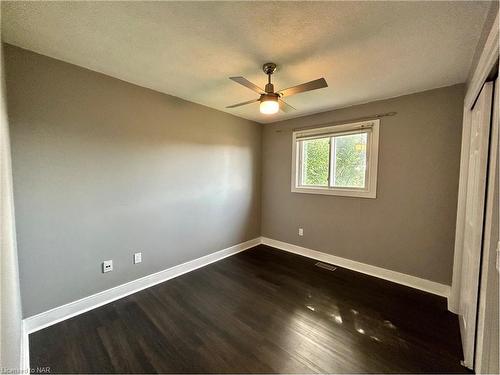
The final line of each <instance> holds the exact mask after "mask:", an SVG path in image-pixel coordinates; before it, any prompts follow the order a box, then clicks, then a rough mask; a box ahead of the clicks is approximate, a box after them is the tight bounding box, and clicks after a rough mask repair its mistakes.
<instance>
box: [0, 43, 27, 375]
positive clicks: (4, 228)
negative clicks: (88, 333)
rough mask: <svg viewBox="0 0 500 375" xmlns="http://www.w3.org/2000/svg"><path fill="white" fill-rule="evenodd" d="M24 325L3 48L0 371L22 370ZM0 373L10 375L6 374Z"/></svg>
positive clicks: (0, 90)
mask: <svg viewBox="0 0 500 375" xmlns="http://www.w3.org/2000/svg"><path fill="white" fill-rule="evenodd" d="M21 340H22V321H21V295H20V290H19V273H18V259H17V250H16V234H15V224H14V199H13V196H12V171H11V156H10V142H9V126H8V119H7V110H6V106H5V84H4V63H3V49H2V48H1V46H0V368H4V369H11V370H14V369H19V368H20V366H21V364H22V363H21V360H22V350H21ZM0 372H2V373H3V372H5V373H7V370H2V371H0Z"/></svg>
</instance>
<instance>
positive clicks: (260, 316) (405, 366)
mask: <svg viewBox="0 0 500 375" xmlns="http://www.w3.org/2000/svg"><path fill="white" fill-rule="evenodd" d="M315 263H316V261H314V260H312V259H308V258H304V257H301V256H298V255H294V254H289V253H286V252H282V251H279V250H276V249H273V248H270V247H267V246H264V245H260V246H257V247H255V248H253V249H250V250H248V251H245V252H242V253H239V254H237V255H234V256H232V257H229V258H226V259H224V260H222V261H219V262H216V263H213V264H211V265H209V266H207V267H204V268H200V269H198V270H196V271H194V272H191V273H188V274H185V275H182V276H180V277H177V278H175V279H172V280H169V281H167V282H165V283H162V284H159V285H156V286H154V287H151V288H148V289H146V290H144V291H141V292H138V293H136V294H133V295H131V296H128V297H125V298H123V299H120V300H118V301H116V302H112V303H110V304H108V305H105V306H102V307H100V308H98V309H95V310H92V311H89V312H87V313H85V314H82V315H79V316H77V317H74V318H72V319H69V320H66V321H64V322H61V323H58V324H56V325H54V326H51V327H48V328H46V329H43V330H41V331H38V332H35V333H33V334H31V335H30V355H31V367H32V368H36V367H39V368H44V367H46V366H48V367H50V370H51V372H52V373H113V372H114V373H325V372H328V373H385V372H392V373H426V372H427V373H445V372H448V373H458V372H466V370H465V369H464V368H463V367H462V366H460V364H459V361H460V359H461V358H462V353H461V348H460V337H459V328H458V320H457V318H456V317H455V316H454V315H453V314H451V313H449V312H448V311H447V309H446V300H445V299H444V298H441V297H437V296H434V295H431V294H427V293H424V292H420V291H417V290H414V289H411V288H407V287H404V286H400V285H397V284H393V283H390V282H387V281H384V280H381V279H377V278H374V277H370V276H366V275H363V274H359V273H356V272H353V271H349V270H346V269H343V268H340V267H338V268H337V269H336V270H335V271H330V270H326V269H323V268H319V267H317V266H315Z"/></svg>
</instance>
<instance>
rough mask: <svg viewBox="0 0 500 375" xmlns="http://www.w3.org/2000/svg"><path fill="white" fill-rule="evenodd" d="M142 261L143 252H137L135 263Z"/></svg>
mask: <svg viewBox="0 0 500 375" xmlns="http://www.w3.org/2000/svg"><path fill="white" fill-rule="evenodd" d="M141 262H142V253H135V254H134V264H137V263H141Z"/></svg>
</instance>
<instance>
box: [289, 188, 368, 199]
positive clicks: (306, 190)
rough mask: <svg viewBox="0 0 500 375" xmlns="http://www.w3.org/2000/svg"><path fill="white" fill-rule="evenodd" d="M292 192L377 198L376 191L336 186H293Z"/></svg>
mask: <svg viewBox="0 0 500 375" xmlns="http://www.w3.org/2000/svg"><path fill="white" fill-rule="evenodd" d="M292 193H302V194H321V195H337V196H341V197H354V198H372V199H374V198H377V192H376V191H367V190H350V189H334V188H326V187H325V188H320V187H304V186H300V187H292Z"/></svg>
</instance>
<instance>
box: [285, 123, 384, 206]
mask: <svg viewBox="0 0 500 375" xmlns="http://www.w3.org/2000/svg"><path fill="white" fill-rule="evenodd" d="M379 126H380V120H370V121H362V122H354V123H347V124H341V125H331V126H323V127H320V128H314V129H304V130H297V131H294V132H293V134H292V192H293V193H305V194H325V195H338V196H343V197H358V198H376V197H377V167H378V143H379ZM365 131H366V132H367V133H368V139H367V142H366V177H365V185H366V186H365V188H351V187H348V188H347V187H332V186H331V184H332V181H331V180H332V174H333V173H332V172H333V171H332V163H331V162H330V163H329V164H330V165H329V166H328V167H329V168H330V173H329V176H330V177H329V180H330V181H329V182H328V184H329V185H330V186H304V185H301V184H300V183H301V179H302V174H301V170H302V167H303V163H302V151H301V141H302V140H307V139H313V138H326V137H332V136H339V135H347V134H353V133H359V132H365ZM331 152H333V147H330V153H331Z"/></svg>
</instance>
